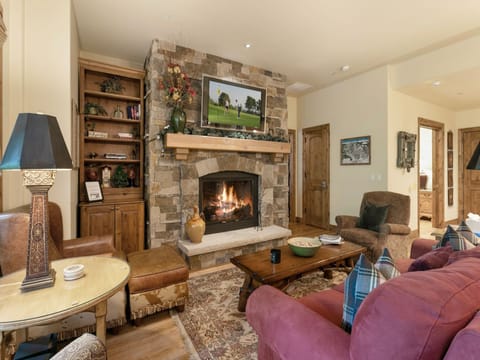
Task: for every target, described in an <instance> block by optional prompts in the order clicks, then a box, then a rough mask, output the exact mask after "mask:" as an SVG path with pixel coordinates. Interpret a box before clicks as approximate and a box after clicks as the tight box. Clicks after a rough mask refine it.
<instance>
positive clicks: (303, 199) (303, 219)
mask: <svg viewBox="0 0 480 360" xmlns="http://www.w3.org/2000/svg"><path fill="white" fill-rule="evenodd" d="M323 128H325V129H326V133H327V150H328V156H327V158H328V164H327V168H326V174H327V176H326V178H327V189H328V193H327V202H328V204H327V205H328V211H327V217H328V219H327V228H328V229H330V227H331V226H330V155H331V154H330V124H323V125H318V126H313V127H309V128H304V129H302V148H303V149H302V171H303V174H302V175H303V176H302V192H303V194H302V224H304V225H305V224H306V213H307V208H306V206H305V204H306V203H307V201H306V198H307V193H306V191H305V189H306V181H305V179H306V177H307V175H306V174H307V173H306V172H307V169H306V166H305V163H306V161H305V160H306V151H305V141H306V136H307V135H308V134H309V133H311V132H316V131H318V130H321V129H323Z"/></svg>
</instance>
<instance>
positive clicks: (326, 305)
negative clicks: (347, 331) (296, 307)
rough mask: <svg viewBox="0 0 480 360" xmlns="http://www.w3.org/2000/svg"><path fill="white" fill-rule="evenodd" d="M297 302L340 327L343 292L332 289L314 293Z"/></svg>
mask: <svg viewBox="0 0 480 360" xmlns="http://www.w3.org/2000/svg"><path fill="white" fill-rule="evenodd" d="M342 286H343V284H342ZM298 301H299V302H301V303H302V304H303V305H305V306H307V307H308V308H310V309H312V310H313V311H315V312H316V313H317V314H320V315H321V316H322V317H324V318H325V319H327V320H328V321H330V322H332V323H334V324H335V325H337V326H340V325H341V323H342V304H343V291H342V292H340V291H337V290H335V289H333V288H332V289H327V290H323V291H315V292H313V293H310V294H308V295H306V296H303V297H301V298H299V299H298Z"/></svg>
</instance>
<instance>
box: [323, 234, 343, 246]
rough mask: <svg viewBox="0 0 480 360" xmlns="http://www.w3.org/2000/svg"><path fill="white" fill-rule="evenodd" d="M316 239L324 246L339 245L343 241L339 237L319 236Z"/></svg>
mask: <svg viewBox="0 0 480 360" xmlns="http://www.w3.org/2000/svg"><path fill="white" fill-rule="evenodd" d="M318 238H319V240H320V241H321V242H322V243H323V244H325V245H328V244H336V245H339V244H341V243H343V239H342V237H341V236H340V235H327V234H323V235H320V236H319V237H318Z"/></svg>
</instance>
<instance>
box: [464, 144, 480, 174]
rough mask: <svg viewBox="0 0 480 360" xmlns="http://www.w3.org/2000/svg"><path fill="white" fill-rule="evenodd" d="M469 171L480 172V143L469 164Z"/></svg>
mask: <svg viewBox="0 0 480 360" xmlns="http://www.w3.org/2000/svg"><path fill="white" fill-rule="evenodd" d="M467 169H469V170H480V142H479V143H478V145H477V148H476V149H475V151H474V152H473V155H472V158H471V159H470V161H469V162H468V165H467Z"/></svg>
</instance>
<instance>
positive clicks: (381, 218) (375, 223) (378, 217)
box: [357, 201, 390, 232]
mask: <svg viewBox="0 0 480 360" xmlns="http://www.w3.org/2000/svg"><path fill="white" fill-rule="evenodd" d="M389 207H390V205H383V206H381V205H375V204H371V203H369V202H368V201H367V202H366V203H365V206H364V207H363V209H362V211H361V213H360V218H359V219H358V223H357V226H358V227H361V228H363V229H369V230H373V231H377V232H378V231H379V228H380V225H382V224H384V223H385V219H386V218H387V214H388V208H389Z"/></svg>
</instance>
